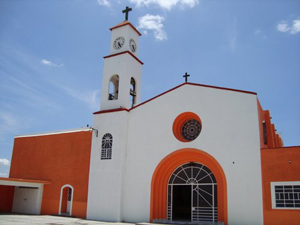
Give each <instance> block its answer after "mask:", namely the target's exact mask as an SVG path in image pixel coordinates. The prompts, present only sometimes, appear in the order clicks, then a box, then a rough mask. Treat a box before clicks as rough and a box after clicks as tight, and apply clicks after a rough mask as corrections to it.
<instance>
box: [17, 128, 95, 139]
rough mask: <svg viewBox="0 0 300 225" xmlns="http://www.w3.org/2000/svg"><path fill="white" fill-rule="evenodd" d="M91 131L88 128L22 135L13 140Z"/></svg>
mask: <svg viewBox="0 0 300 225" xmlns="http://www.w3.org/2000/svg"><path fill="white" fill-rule="evenodd" d="M91 130H92V129H91V128H90V127H87V128H76V129H69V130H59V131H49V132H43V133H33V134H22V135H16V136H15V138H23V137H35V136H46V135H54V134H65V133H75V132H86V131H91Z"/></svg>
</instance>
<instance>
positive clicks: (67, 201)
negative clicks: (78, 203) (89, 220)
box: [59, 184, 74, 216]
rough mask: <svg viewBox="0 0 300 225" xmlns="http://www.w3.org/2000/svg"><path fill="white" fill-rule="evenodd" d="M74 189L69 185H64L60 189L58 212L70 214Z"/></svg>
mask: <svg viewBox="0 0 300 225" xmlns="http://www.w3.org/2000/svg"><path fill="white" fill-rule="evenodd" d="M73 194H74V189H73V187H72V186H71V185H68V184H67V185H64V186H62V188H61V190H60V203H59V214H61V215H66V216H71V215H72V205H73Z"/></svg>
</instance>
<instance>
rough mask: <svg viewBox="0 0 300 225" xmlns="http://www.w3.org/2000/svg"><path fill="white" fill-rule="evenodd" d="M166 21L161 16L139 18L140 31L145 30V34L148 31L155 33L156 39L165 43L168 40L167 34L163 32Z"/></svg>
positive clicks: (148, 15)
mask: <svg viewBox="0 0 300 225" xmlns="http://www.w3.org/2000/svg"><path fill="white" fill-rule="evenodd" d="M163 20H164V17H162V16H159V15H156V16H154V15H150V14H147V15H145V16H143V17H140V18H139V26H138V28H139V29H142V30H145V31H144V33H145V32H146V34H147V30H152V31H153V32H154V37H155V38H156V39H157V40H160V41H163V40H166V39H167V33H166V32H165V31H164V30H163V27H164V25H163V24H162V21H163Z"/></svg>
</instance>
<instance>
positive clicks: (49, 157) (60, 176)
mask: <svg viewBox="0 0 300 225" xmlns="http://www.w3.org/2000/svg"><path fill="white" fill-rule="evenodd" d="M91 139H92V132H91V131H85V132H84V131H79V132H74V133H62V134H55V135H46V136H36V137H20V138H15V142H14V149H13V155H12V162H11V169H10V178H24V179H34V180H46V181H51V184H49V185H44V192H43V200H42V208H41V214H58V213H59V199H60V190H61V187H62V186H63V185H65V184H69V185H72V186H73V188H74V196H73V209H72V215H73V216H76V217H81V218H85V217H86V209H87V192H88V178H89V163H90V152H91Z"/></svg>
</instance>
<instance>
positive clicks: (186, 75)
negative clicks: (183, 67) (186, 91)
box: [183, 72, 190, 83]
mask: <svg viewBox="0 0 300 225" xmlns="http://www.w3.org/2000/svg"><path fill="white" fill-rule="evenodd" d="M189 76H190V75H189V74H188V73H187V72H186V73H185V74H184V75H183V77H184V78H185V83H187V82H188V77H189Z"/></svg>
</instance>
